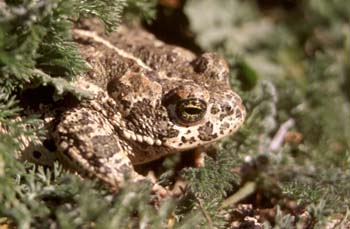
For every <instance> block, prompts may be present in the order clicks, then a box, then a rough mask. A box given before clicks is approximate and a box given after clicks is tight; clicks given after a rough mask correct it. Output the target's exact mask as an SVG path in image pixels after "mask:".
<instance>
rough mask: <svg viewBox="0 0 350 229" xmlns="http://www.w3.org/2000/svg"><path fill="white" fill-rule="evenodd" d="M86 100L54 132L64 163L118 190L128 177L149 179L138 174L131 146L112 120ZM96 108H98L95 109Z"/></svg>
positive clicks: (65, 115) (61, 121) (67, 112)
mask: <svg viewBox="0 0 350 229" xmlns="http://www.w3.org/2000/svg"><path fill="white" fill-rule="evenodd" d="M93 103H94V101H85V103H83V104H82V105H79V106H77V107H75V108H73V109H71V110H69V111H66V112H64V113H63V114H62V116H61V119H60V121H59V123H58V125H57V126H56V128H55V131H54V134H53V135H54V139H55V141H56V144H57V146H58V151H59V158H60V160H61V162H62V163H63V164H64V165H65V166H67V167H68V168H69V169H70V170H73V171H78V172H79V173H80V174H82V175H83V176H90V177H97V178H99V179H100V180H102V181H103V182H104V183H107V184H109V185H110V186H112V188H113V189H115V190H118V189H119V188H120V187H121V186H122V185H123V183H124V181H125V178H126V177H128V178H131V179H132V180H133V181H141V180H145V177H143V176H141V175H139V174H138V173H136V172H135V171H134V168H133V166H132V164H131V161H130V159H129V157H128V156H129V154H132V149H131V147H130V146H129V145H128V144H127V143H126V142H125V141H124V140H123V139H121V138H119V136H118V132H117V130H116V127H115V126H114V125H113V124H112V123H111V120H110V119H111V118H110V117H106V114H104V113H103V112H101V111H98V109H97V110H96V109H92V108H91V107H96V104H93ZM94 105H95V106H94Z"/></svg>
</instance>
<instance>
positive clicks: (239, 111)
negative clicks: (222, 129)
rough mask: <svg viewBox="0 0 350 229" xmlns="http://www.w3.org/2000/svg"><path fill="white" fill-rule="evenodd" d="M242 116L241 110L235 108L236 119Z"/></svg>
mask: <svg viewBox="0 0 350 229" xmlns="http://www.w3.org/2000/svg"><path fill="white" fill-rule="evenodd" d="M241 117H242V112H241V110H240V109H238V108H237V109H236V118H237V119H240V118H241Z"/></svg>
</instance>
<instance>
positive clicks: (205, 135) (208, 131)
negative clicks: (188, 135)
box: [198, 122, 214, 141]
mask: <svg viewBox="0 0 350 229" xmlns="http://www.w3.org/2000/svg"><path fill="white" fill-rule="evenodd" d="M212 132H213V124H212V123H211V122H206V123H205V124H204V125H203V126H201V127H199V128H198V133H199V136H198V137H199V139H200V140H202V141H210V140H212V139H213V138H214V136H213V134H212Z"/></svg>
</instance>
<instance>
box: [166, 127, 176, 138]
mask: <svg viewBox="0 0 350 229" xmlns="http://www.w3.org/2000/svg"><path fill="white" fill-rule="evenodd" d="M178 135H179V131H178V130H175V129H170V130H169V131H168V134H167V137H168V138H173V137H176V136H178Z"/></svg>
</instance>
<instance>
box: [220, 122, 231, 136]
mask: <svg viewBox="0 0 350 229" xmlns="http://www.w3.org/2000/svg"><path fill="white" fill-rule="evenodd" d="M229 127H230V124H229V123H227V122H224V123H222V124H221V126H220V134H221V135H223V134H224V131H225V130H226V129H228V128H229Z"/></svg>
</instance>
